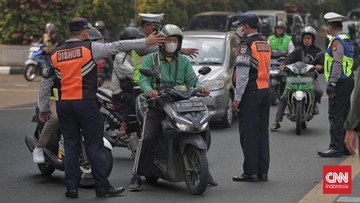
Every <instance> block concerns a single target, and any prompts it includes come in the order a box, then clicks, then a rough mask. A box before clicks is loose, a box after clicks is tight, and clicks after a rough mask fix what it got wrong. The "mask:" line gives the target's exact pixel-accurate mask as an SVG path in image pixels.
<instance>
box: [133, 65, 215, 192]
mask: <svg viewBox="0 0 360 203" xmlns="http://www.w3.org/2000/svg"><path fill="white" fill-rule="evenodd" d="M210 71H211V69H210V68H209V67H202V68H201V69H200V70H199V73H200V74H201V75H205V74H207V73H209V72H210ZM140 72H141V74H143V75H145V76H148V77H157V75H158V74H157V73H156V71H154V70H151V69H141V70H140ZM199 76H200V75H199ZM158 92H159V93H158V98H157V99H155V100H152V99H148V101H149V105H151V103H158V105H159V106H160V108H161V109H162V110H163V111H164V112H165V114H166V117H165V119H164V120H162V122H161V124H162V133H161V135H159V137H160V138H159V139H158V141H157V145H156V155H155V159H154V163H153V167H152V168H153V170H152V174H151V175H150V176H149V175H147V176H145V178H146V180H147V181H148V182H149V183H155V182H156V181H157V180H158V179H159V178H161V179H164V180H166V181H169V182H182V181H185V183H186V186H187V188H188V190H189V191H190V192H191V193H192V194H195V195H200V194H202V193H204V192H205V190H206V187H207V184H208V181H209V168H208V160H207V157H206V152H207V149H208V148H209V146H210V139H211V138H210V131H209V121H210V118H211V115H210V113H209V110H208V109H207V107H206V105H205V104H204V103H203V102H202V101H201V99H200V98H199V97H203V96H205V95H203V94H201V93H199V92H198V90H197V89H196V88H194V87H187V86H185V85H180V86H170V87H166V86H165V87H162V88H160V89H159V90H158ZM138 98H139V97H138ZM138 101H139V99H138V100H137V102H138ZM139 106H141V105H140V104H137V107H139ZM156 108H157V107H156ZM137 113H139V115H138V118H142V116H143V115H144V108H142V111H137ZM140 122H141V123H142V122H143V120H140Z"/></svg>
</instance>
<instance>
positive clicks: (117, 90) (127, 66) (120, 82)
mask: <svg viewBox="0 0 360 203" xmlns="http://www.w3.org/2000/svg"><path fill="white" fill-rule="evenodd" d="M138 34H139V30H138V29H137V28H135V27H127V28H125V29H124V30H123V31H122V33H121V34H120V40H129V39H136V38H137V36H138ZM131 56H132V51H128V52H120V53H118V54H116V56H115V60H114V69H113V73H112V76H111V83H110V89H111V90H112V97H113V99H114V100H115V101H117V102H119V103H121V104H125V105H126V106H128V110H127V112H126V114H125V115H124V122H122V123H121V126H120V129H119V137H120V138H121V139H122V140H124V141H125V142H126V139H127V136H126V129H127V126H128V123H129V120H128V119H129V114H135V97H134V95H133V77H134V67H133V65H132V61H131Z"/></svg>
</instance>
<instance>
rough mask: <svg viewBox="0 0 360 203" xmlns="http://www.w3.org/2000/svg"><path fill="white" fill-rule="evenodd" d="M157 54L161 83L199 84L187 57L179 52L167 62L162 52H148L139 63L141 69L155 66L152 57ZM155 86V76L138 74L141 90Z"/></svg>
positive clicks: (147, 89) (152, 88) (197, 85)
mask: <svg viewBox="0 0 360 203" xmlns="http://www.w3.org/2000/svg"><path fill="white" fill-rule="evenodd" d="M156 56H158V57H159V59H160V63H159V65H160V73H161V85H164V84H173V85H187V86H189V87H193V86H194V85H195V86H196V87H200V84H199V83H198V81H197V78H196V75H195V72H194V70H193V68H192V66H191V63H190V61H189V59H188V58H186V57H185V56H184V55H182V54H179V55H178V56H177V57H174V58H173V59H172V61H171V62H168V61H167V60H166V59H165V57H164V55H163V53H162V52H156V53H153V54H149V55H147V56H146V57H144V59H143V62H142V64H141V69H146V68H156V67H155V66H156V65H155V61H154V57H156ZM176 64H177V66H178V71H177V76H176V78H175V74H176ZM154 88H155V78H151V77H146V76H144V75H142V74H140V89H141V91H142V92H144V93H146V92H148V91H150V90H154Z"/></svg>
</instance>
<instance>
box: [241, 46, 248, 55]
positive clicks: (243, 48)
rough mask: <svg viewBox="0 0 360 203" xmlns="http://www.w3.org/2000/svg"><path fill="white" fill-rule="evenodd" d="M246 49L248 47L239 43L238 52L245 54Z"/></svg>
mask: <svg viewBox="0 0 360 203" xmlns="http://www.w3.org/2000/svg"><path fill="white" fill-rule="evenodd" d="M247 49H248V47H247V46H246V45H241V46H240V53H239V54H245V53H246V51H247Z"/></svg>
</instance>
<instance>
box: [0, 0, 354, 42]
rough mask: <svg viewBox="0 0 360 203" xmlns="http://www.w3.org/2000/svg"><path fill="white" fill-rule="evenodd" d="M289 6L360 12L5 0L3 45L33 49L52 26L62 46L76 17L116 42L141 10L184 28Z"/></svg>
mask: <svg viewBox="0 0 360 203" xmlns="http://www.w3.org/2000/svg"><path fill="white" fill-rule="evenodd" d="M135 2H137V5H136V6H135ZM286 3H292V4H294V5H296V6H297V7H298V8H299V9H301V10H308V11H310V12H311V13H312V15H313V18H315V19H322V15H323V14H324V13H326V12H329V11H333V12H337V13H339V14H342V15H346V14H347V11H349V10H351V9H353V8H356V7H360V1H359V0H343V1H338V0H323V2H322V3H321V4H320V5H317V4H316V1H314V0H290V1H288V0H243V1H239V0H0V13H1V15H0V44H27V43H29V42H30V37H31V36H33V35H41V34H42V33H43V32H44V28H45V25H46V23H47V22H52V23H54V24H55V25H56V29H57V37H58V39H59V42H60V43H61V42H63V40H65V39H67V38H68V27H67V22H68V21H69V20H70V19H71V18H73V17H76V16H81V17H85V18H87V19H88V20H89V22H90V23H92V24H94V23H95V22H96V21H97V20H102V21H103V22H104V23H105V26H106V29H108V30H109V32H110V37H111V40H117V39H118V36H119V33H120V32H121V30H122V29H123V28H124V27H126V26H128V25H129V24H130V22H131V19H133V18H134V13H135V10H136V13H165V18H164V21H163V24H167V23H172V24H176V25H178V26H179V27H184V26H186V24H187V23H188V21H189V19H190V18H191V17H192V16H193V15H195V14H197V13H200V12H205V11H233V12H238V11H242V12H246V11H248V10H253V9H280V10H284V5H285V4H286ZM134 20H135V22H137V25H139V23H140V21H141V17H140V16H136V19H134Z"/></svg>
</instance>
